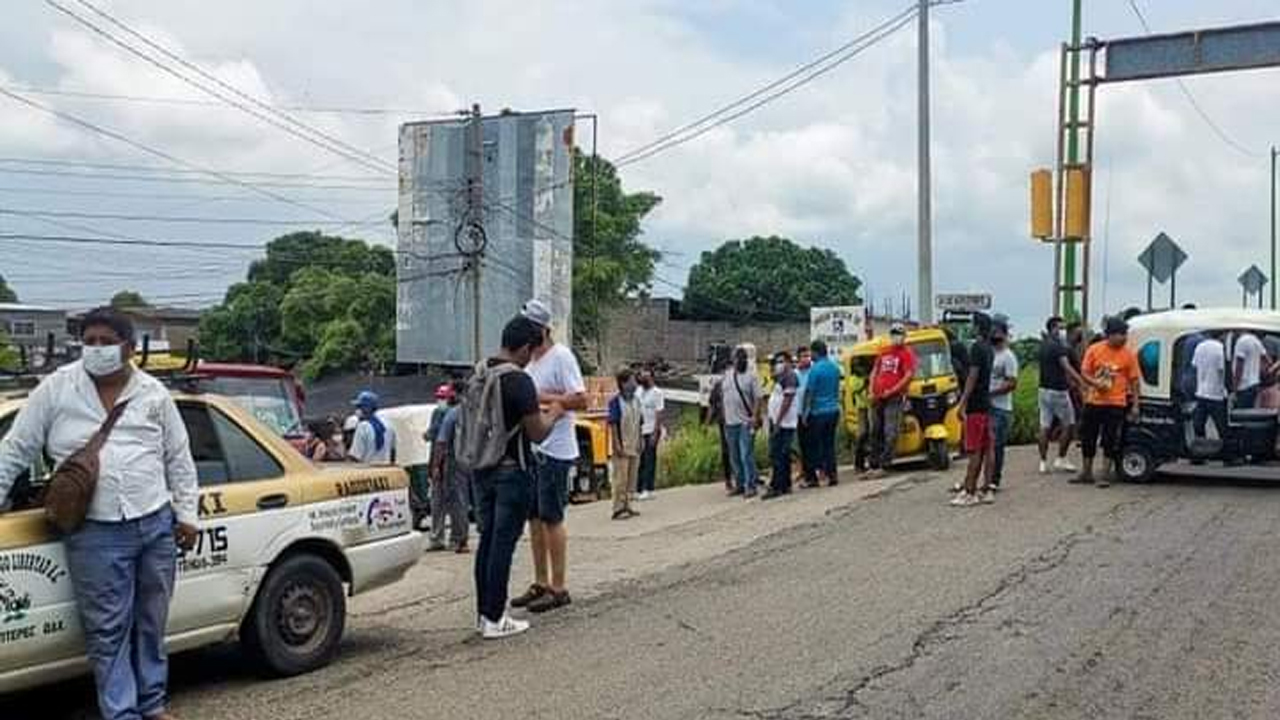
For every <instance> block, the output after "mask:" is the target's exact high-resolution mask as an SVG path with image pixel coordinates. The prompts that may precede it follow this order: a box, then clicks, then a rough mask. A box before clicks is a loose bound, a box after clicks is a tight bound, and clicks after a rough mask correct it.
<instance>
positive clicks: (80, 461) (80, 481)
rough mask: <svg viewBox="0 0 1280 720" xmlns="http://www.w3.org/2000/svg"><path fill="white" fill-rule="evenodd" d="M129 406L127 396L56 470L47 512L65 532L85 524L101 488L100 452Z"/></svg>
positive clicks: (53, 521)
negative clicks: (83, 444) (99, 474)
mask: <svg viewBox="0 0 1280 720" xmlns="http://www.w3.org/2000/svg"><path fill="white" fill-rule="evenodd" d="M128 406H129V401H128V400H125V401H124V402H122V403H120V404H118V405H116V406H115V407H113V408H111V412H110V413H107V419H106V420H103V421H102V426H101V427H99V428H98V431H97V432H95V433H94V434H93V437H91V438H89V442H88V443H86V444H85V446H84V447H82V448H80V449H79V450H77V451H76V452H75V453H73V454H72V455H71V457H69V458H67V459H66V460H64V461H63V462H62V464H61V465H59V466H58V469H57V470H54V471H53V476H52V477H51V478H50V479H49V489H48V490H46V491H45V495H44V516H45V519H46V520H48V521H49V524H51V525H53V526H54V527H56V528H57V529H58V530H60V531H62V532H63V533H64V534H69V533H73V532H75V531H76V530H79V529H80V526H81V525H83V524H84V520H85V517H86V516H88V514H89V504H90V503H91V502H93V495H94V493H95V492H96V491H97V489H98V471H99V469H100V465H99V461H98V455H99V453H101V452H102V446H103V445H104V444H106V442H107V437H108V436H109V435H111V431H112V430H113V429H114V428H115V426H116V423H118V422H120V416H121V415H124V410H125V408H126V407H128Z"/></svg>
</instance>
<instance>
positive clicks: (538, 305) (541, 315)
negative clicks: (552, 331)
mask: <svg viewBox="0 0 1280 720" xmlns="http://www.w3.org/2000/svg"><path fill="white" fill-rule="evenodd" d="M520 315H521V316H523V317H524V319H526V320H528V321H530V322H532V323H534V324H535V325H541V326H542V327H544V328H545V327H551V309H550V308H548V307H547V306H546V303H544V302H542V301H541V300H537V299H534V300H530V301H529V302H527V303H525V304H524V307H523V308H522V309H521V310H520Z"/></svg>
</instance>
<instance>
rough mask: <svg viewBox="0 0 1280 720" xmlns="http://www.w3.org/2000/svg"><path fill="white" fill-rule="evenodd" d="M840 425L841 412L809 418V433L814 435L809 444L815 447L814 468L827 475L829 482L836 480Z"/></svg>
mask: <svg viewBox="0 0 1280 720" xmlns="http://www.w3.org/2000/svg"><path fill="white" fill-rule="evenodd" d="M839 424H840V413H839V412H833V413H823V414H821V415H810V416H809V432H810V433H811V434H812V438H811V439H810V440H809V443H810V444H811V445H812V447H813V455H814V457H813V468H814V470H816V471H817V472H820V473H822V474H823V475H826V476H827V481H828V482H830V481H832V480H835V479H836V426H837V425H839Z"/></svg>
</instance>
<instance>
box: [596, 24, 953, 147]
mask: <svg viewBox="0 0 1280 720" xmlns="http://www.w3.org/2000/svg"><path fill="white" fill-rule="evenodd" d="M957 2H963V0H938V1H936V2H934V3H933V4H934V5H948V4H954V3H957ZM918 13H919V8H918V6H916V5H914V4H912V5H909V6H907V7H906V8H904V9H903V10H902V11H900V12H899V13H897V14H896V15H893V16H892V17H890V18H889V19H887V20H885V21H883V22H881V23H880V24H879V25H876V26H875V27H874V28H872V29H871V30H869V31H867V32H865V33H863V34H861V35H859V36H858V37H856V38H854V39H853V40H851V41H850V42H848V43H846V44H845V45H842V46H841V47H840V48H837V49H836V50H834V51H831V52H829V53H826V54H824V55H822V56H821V57H819V58H817V59H816V60H813V61H811V62H809V63H806V64H805V65H802V66H800V67H799V68H797V69H796V70H793V71H792V72H790V73H788V74H787V75H784V76H782V77H781V78H778V79H777V80H774V81H773V82H771V83H769V84H767V85H765V86H763V87H761V88H759V89H757V90H755V91H753V92H752V93H749V94H748V95H745V96H743V97H741V98H738V99H737V100H735V101H733V102H731V103H729V104H728V105H724V106H722V107H720V108H718V109H716V110H715V111H713V112H711V113H708V114H707V115H704V116H703V117H701V118H699V119H697V120H695V121H693V122H691V123H687V124H685V125H683V126H681V127H679V128H676V129H675V130H672V131H670V132H668V133H666V134H665V135H663V136H661V137H659V138H657V139H655V140H653V141H651V142H649V143H647V144H645V145H642V146H640V147H638V148H635V149H633V150H631V151H629V152H626V153H623V154H622V155H620V156H618V157H617V158H616V159H615V160H614V161H613V165H614V167H615V168H622V167H625V166H627V165H631V164H633V163H637V162H641V161H644V160H647V159H649V158H651V157H653V156H654V155H657V154H659V153H662V152H665V151H667V150H670V149H672V148H675V147H679V146H680V145H683V144H685V143H687V142H690V141H692V140H695V139H697V138H699V137H701V136H703V135H705V134H707V133H708V132H711V131H712V130H714V129H716V128H718V127H721V126H723V125H726V124H728V123H731V122H733V121H735V120H738V119H740V118H742V117H744V116H746V115H749V114H751V113H753V112H755V111H756V110H758V109H760V108H762V107H764V106H766V105H768V104H770V103H772V102H773V101H775V100H777V99H779V98H781V97H784V96H785V95H788V94H790V93H791V92H794V91H795V90H797V89H799V88H801V87H803V86H805V85H807V84H809V83H810V82H813V81H814V80H817V79H818V78H820V77H822V76H823V75H826V74H827V73H829V72H831V71H833V70H835V69H836V68H838V67H840V66H842V65H844V64H845V63H847V62H849V61H850V60H852V59H854V58H855V57H857V56H858V55H860V54H862V53H863V52H865V51H866V50H868V49H870V48H871V47H873V46H875V45H877V44H879V43H880V42H882V41H883V40H885V39H886V38H888V37H889V36H890V35H892V34H894V33H895V32H897V31H899V30H901V29H902V28H903V27H906V26H907V24H909V23H910V22H911V21H912V20H913V19H915V17H916V16H917V14H918Z"/></svg>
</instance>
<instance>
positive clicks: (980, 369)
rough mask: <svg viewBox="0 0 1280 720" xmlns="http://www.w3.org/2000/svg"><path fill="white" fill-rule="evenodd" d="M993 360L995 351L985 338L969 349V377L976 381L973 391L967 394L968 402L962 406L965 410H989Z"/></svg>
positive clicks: (981, 411)
mask: <svg viewBox="0 0 1280 720" xmlns="http://www.w3.org/2000/svg"><path fill="white" fill-rule="evenodd" d="M994 360H995V353H994V352H993V351H992V350H991V344H990V343H988V342H987V341H986V340H978V341H977V342H975V343H974V344H973V347H972V348H970V349H969V377H971V378H974V379H975V380H976V382H975V383H974V386H973V393H971V394H970V395H969V404H968V405H966V406H965V408H964V409H965V412H970V413H988V412H991V363H992V362H993V361H994Z"/></svg>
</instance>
